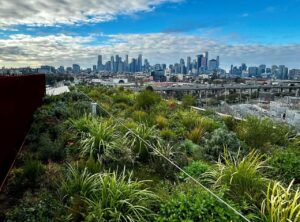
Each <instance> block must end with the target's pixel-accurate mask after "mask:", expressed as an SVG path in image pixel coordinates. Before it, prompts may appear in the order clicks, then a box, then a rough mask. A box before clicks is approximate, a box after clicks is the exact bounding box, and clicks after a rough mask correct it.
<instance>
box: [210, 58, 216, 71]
mask: <svg viewBox="0 0 300 222" xmlns="http://www.w3.org/2000/svg"><path fill="white" fill-rule="evenodd" d="M217 69H218V61H217V60H216V59H211V60H209V62H208V70H210V71H215V70H217Z"/></svg>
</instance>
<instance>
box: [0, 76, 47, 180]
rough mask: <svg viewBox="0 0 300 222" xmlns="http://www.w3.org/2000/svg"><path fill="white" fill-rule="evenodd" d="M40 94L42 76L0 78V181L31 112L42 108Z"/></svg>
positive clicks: (42, 88) (11, 159)
mask: <svg viewBox="0 0 300 222" xmlns="http://www.w3.org/2000/svg"><path fill="white" fill-rule="evenodd" d="M44 95H45V76H44V75H26V76H8V77H0V182H2V180H3V179H4V177H5V175H6V173H7V171H8V170H9V167H10V165H11V164H12V162H13V160H14V158H15V156H16V154H17V152H18V150H19V148H20V146H21V144H22V141H23V140H24V137H25V135H26V133H27V131H28V129H29V127H30V123H31V120H32V116H33V113H34V111H35V110H36V109H37V108H38V107H39V106H41V105H42V100H43V97H44Z"/></svg>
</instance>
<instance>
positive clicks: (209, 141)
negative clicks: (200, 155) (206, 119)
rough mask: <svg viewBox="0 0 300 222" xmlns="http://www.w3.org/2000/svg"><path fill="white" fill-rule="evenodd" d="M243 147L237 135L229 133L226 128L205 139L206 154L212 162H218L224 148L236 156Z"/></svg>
mask: <svg viewBox="0 0 300 222" xmlns="http://www.w3.org/2000/svg"><path fill="white" fill-rule="evenodd" d="M242 146H243V144H242V143H241V141H240V140H239V139H238V138H237V136H236V134H235V133H233V132H229V131H227V130H225V129H224V128H219V129H216V130H215V131H213V132H212V133H211V134H209V135H208V136H207V138H205V141H204V146H203V147H204V150H203V151H204V154H205V156H206V157H207V158H209V159H211V160H218V158H219V156H220V154H222V153H223V151H224V148H225V147H226V149H227V150H228V152H230V153H231V154H233V155H236V154H237V152H238V151H239V149H240V148H241V147H242Z"/></svg>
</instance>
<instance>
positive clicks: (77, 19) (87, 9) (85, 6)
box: [0, 0, 181, 27]
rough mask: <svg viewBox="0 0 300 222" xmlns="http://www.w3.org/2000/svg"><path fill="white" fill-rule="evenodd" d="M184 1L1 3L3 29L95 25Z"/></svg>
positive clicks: (40, 0)
mask: <svg viewBox="0 0 300 222" xmlns="http://www.w3.org/2000/svg"><path fill="white" fill-rule="evenodd" d="M180 1H181V0H50V1H45V0H26V1H24V0H1V1H0V18H1V19H0V27H1V26H2V27H7V26H12V25H21V24H22V25H30V26H40V25H46V26H53V25H57V24H75V23H82V22H83V23H95V22H104V21H109V20H112V19H114V18H115V17H116V16H117V15H130V14H133V13H136V12H140V11H150V10H152V9H153V7H155V6H157V5H159V4H162V3H164V2H180Z"/></svg>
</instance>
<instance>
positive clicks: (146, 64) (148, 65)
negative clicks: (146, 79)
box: [144, 59, 150, 72]
mask: <svg viewBox="0 0 300 222" xmlns="http://www.w3.org/2000/svg"><path fill="white" fill-rule="evenodd" d="M144 69H145V71H146V72H149V71H150V64H149V62H148V59H145V60H144Z"/></svg>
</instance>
